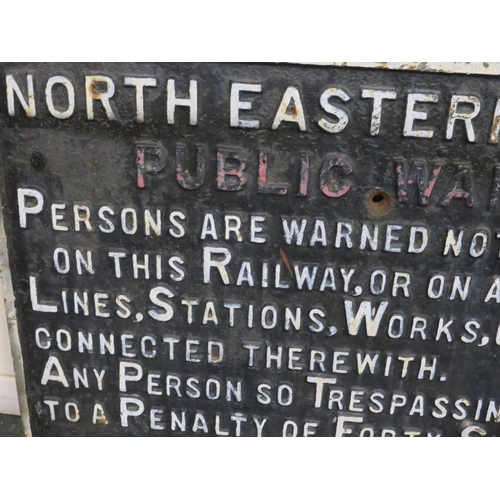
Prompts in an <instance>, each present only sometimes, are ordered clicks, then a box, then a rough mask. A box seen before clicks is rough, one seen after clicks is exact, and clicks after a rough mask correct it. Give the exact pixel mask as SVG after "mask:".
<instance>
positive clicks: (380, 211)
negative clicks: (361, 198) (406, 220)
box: [366, 191, 394, 217]
mask: <svg viewBox="0 0 500 500" xmlns="http://www.w3.org/2000/svg"><path fill="white" fill-rule="evenodd" d="M366 204H367V207H368V211H369V212H370V214H371V215H374V216H376V217H380V216H382V215H385V214H387V213H388V212H389V211H390V210H391V209H392V207H393V206H394V198H393V197H392V196H391V195H390V194H389V193H384V192H383V191H375V192H372V193H370V195H369V196H368V199H367V203H366Z"/></svg>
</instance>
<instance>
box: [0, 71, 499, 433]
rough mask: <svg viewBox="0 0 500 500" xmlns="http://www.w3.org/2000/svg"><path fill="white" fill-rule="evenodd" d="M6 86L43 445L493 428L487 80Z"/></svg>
mask: <svg viewBox="0 0 500 500" xmlns="http://www.w3.org/2000/svg"><path fill="white" fill-rule="evenodd" d="M2 72H3V75H4V77H3V78H2V80H1V81H2V83H1V84H0V121H1V132H0V135H1V139H2V141H1V163H2V168H1V173H2V175H1V185H2V186H1V189H2V191H1V198H2V208H3V216H4V224H5V230H6V234H7V245H8V252H9V259H10V266H11V272H12V284H13V288H14V292H15V298H16V308H17V321H18V329H19V340H20V344H21V347H22V352H23V363H24V376H25V380H26V390H27V399H28V405H29V412H30V422H31V430H32V433H33V434H34V435H130V436H135V435H169V436H170V435H176V436H177V435H182V436H193V435H231V436H234V435H242V436H256V435H259V434H262V435H264V436H273V435H278V436H280V435H283V434H286V435H295V434H296V435H299V436H301V435H318V436H331V435H365V436H366V435H375V436H380V435H385V436H390V435H397V436H402V435H423V436H426V435H445V436H455V435H490V436H492V435H497V434H498V433H499V424H498V422H497V420H499V419H500V387H499V385H498V383H497V377H498V376H499V374H500V369H499V368H498V350H499V349H500V346H499V344H500V338H499V336H498V334H497V330H498V328H499V324H500V321H499V316H498V302H500V292H499V291H498V289H497V288H500V284H498V279H499V278H498V255H499V250H500V248H499V247H500V244H499V240H498V239H497V231H498V229H497V227H498V223H499V218H498V211H497V206H496V204H497V194H498V185H499V182H498V179H499V178H500V177H499V176H498V172H497V170H496V167H497V164H498V160H497V157H498V144H496V142H495V140H496V137H495V130H496V128H495V127H496V126H497V122H496V120H495V109H496V100H497V98H500V86H499V84H498V78H497V77H486V76H463V75H452V74H424V73H418V72H390V71H381V70H366V69H346V68H335V67H312V66H311V67H307V66H298V65H297V66H294V65H249V64H189V65H188V64H163V65H161V64H104V65H102V64H83V65H82V64H64V65H63V64H30V65H27V64H8V65H7V64H4V65H3V67H2ZM8 75H12V79H11V80H9V77H8ZM28 75H32V79H33V80H32V81H33V102H34V103H35V105H34V109H35V112H34V113H35V116H27V114H30V113H31V114H33V111H32V110H33V107H30V101H29V96H28V94H29V84H30V80H29V78H27V76H28ZM54 76H62V77H64V78H66V79H67V80H64V81H61V80H57V81H56V82H55V83H54V85H53V86H52V87H49V88H48V90H47V82H48V81H49V79H50V78H51V77H54ZM86 77H90V78H88V79H87V83H86ZM102 77H105V78H102ZM126 77H135V78H141V77H142V78H150V79H151V78H154V79H155V80H156V81H155V82H153V81H151V80H148V81H142V83H143V84H144V82H146V83H147V85H146V86H144V87H141V88H142V89H143V90H142V92H143V96H144V99H143V119H142V121H141V115H140V107H141V106H139V105H138V104H137V102H138V101H137V99H138V98H140V94H141V91H140V89H139V87H140V84H137V83H135V84H132V83H130V81H129V83H128V84H127V85H126V84H125V83H124V82H125V80H124V79H125V78H126ZM13 80H14V81H15V83H16V85H17V88H16V87H15V86H14V85H13V83H12V81H13ZM168 80H173V81H174V82H173V85H175V93H176V98H177V99H187V98H188V96H189V92H190V89H191V96H194V95H196V103H195V104H193V105H192V107H191V108H188V106H187V105H186V104H187V102H186V101H182V102H177V107H175V112H174V114H173V116H170V118H169V112H168V108H169V106H168V102H167V101H168V91H169V89H168V84H167V82H168ZM190 81H195V82H196V86H193V84H191V87H190ZM9 82H10V83H9ZM67 82H70V84H71V85H72V87H73V89H74V96H75V105H74V110H72V108H71V105H70V104H71V100H68V95H69V94H71V87H70V86H69V85H68V84H67ZM236 83H240V84H246V85H248V84H252V85H253V87H241V86H240V87H238V86H236V85H235V84H236ZM153 84H154V86H153ZM9 85H10V90H9V88H8V87H9ZM113 85H114V89H113V91H111V89H112V86H113ZM134 85H135V86H134ZM232 85H233V101H232V105H231V88H232V87H231V86H232ZM259 85H260V86H261V87H260V88H259ZM238 88H240V89H241V90H240V92H239V93H236V90H235V89H238ZM245 88H246V90H245ZM68 89H69V90H68ZM138 89H139V90H138ZM287 89H288V90H287ZM290 89H291V90H290ZM17 90H19V92H18V91H17ZM369 90H378V91H384V92H386V93H385V94H377V95H379V96H381V95H383V96H384V99H383V100H382V113H381V118H380V122H378V119H377V116H376V115H377V113H374V112H373V111H374V102H375V98H374V97H373V96H374V94H370V93H369V92H367V91H369ZM363 91H365V92H363ZM9 92H10V95H11V96H12V97H11V99H12V103H13V109H11V110H10V111H9V106H8V101H9V98H8V96H9ZM170 92H172V87H171V88H170ZM390 92H392V94H391V93H390ZM103 94H104V96H105V97H104V100H103V99H102V95H103ZM19 95H21V96H23V99H24V104H25V106H23V102H22V99H20V98H19ZM47 95H49V98H47ZM106 95H107V96H108V97H109V99H106ZM416 95H417V96H416ZM422 95H424V97H422ZM137 96H139V97H137ZM322 96H323V98H322ZM415 96H416V97H415ZM453 96H459V99H458V100H457V99H454V98H453ZM171 98H172V94H171ZM49 101H50V102H49ZM172 102H173V101H172ZM193 102H194V101H193ZM455 102H456V103H457V104H456V106H455V104H454V103H455ZM51 103H53V105H52V108H51ZM107 103H109V105H108V104H107ZM412 103H413V104H412ZM478 103H479V104H478ZM453 106H455V107H453ZM231 107H232V109H233V122H231ZM194 109H196V113H195V112H194V111H193V110H194ZM51 110H52V111H51ZM280 110H281V111H280ZM65 111H66V115H67V116H66V115H65ZM70 111H71V113H70ZM476 111H477V113H476ZM54 115H56V116H54ZM138 117H139V118H138ZM169 120H170V121H173V123H169ZM238 120H240V122H238ZM190 121H191V124H190ZM242 121H243V123H242ZM231 123H233V124H234V125H235V126H231ZM238 123H239V126H238ZM377 123H378V126H377ZM242 125H243V126H242ZM252 127H253V128H252ZM256 127H258V128H256ZM450 130H451V137H449V138H448V139H447V138H446V134H447V132H448V134H450ZM471 130H472V132H471ZM370 131H371V132H370ZM415 131H421V132H422V133H421V134H420V135H421V136H420V137H419V136H418V135H419V134H418V133H417V134H415ZM430 131H431V132H432V134H431V135H432V137H425V136H423V137H422V135H429V133H430ZM371 133H372V134H375V135H371ZM415 135H417V136H416V137H415ZM158 211H159V212H158ZM122 219H123V220H122ZM135 219H136V222H134V221H135ZM148 221H149V222H148ZM24 226H25V227H24ZM294 228H295V233H294ZM287 233H289V235H288V237H287ZM240 240H241V241H240ZM146 254H147V257H145V255H146ZM145 259H149V262H145ZM204 264H205V268H204ZM146 268H147V270H146ZM30 287H31V288H30Z"/></svg>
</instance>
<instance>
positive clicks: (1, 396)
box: [0, 287, 19, 415]
mask: <svg viewBox="0 0 500 500" xmlns="http://www.w3.org/2000/svg"><path fill="white" fill-rule="evenodd" d="M0 413H8V414H11V415H19V403H18V401H17V391H16V383H15V381H14V364H13V362H12V354H11V352H10V343H9V333H8V331H7V319H6V315H5V306H4V301H3V292H2V289H1V287H0Z"/></svg>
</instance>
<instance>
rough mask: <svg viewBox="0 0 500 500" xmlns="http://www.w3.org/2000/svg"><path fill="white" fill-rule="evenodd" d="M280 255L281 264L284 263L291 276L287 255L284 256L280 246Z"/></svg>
mask: <svg viewBox="0 0 500 500" xmlns="http://www.w3.org/2000/svg"><path fill="white" fill-rule="evenodd" d="M280 255H281V260H282V261H283V264H285V267H286V269H287V271H288V272H289V273H290V276H292V275H293V272H292V267H291V266H290V262H288V257H287V256H286V254H285V252H284V251H283V250H282V249H281V248H280Z"/></svg>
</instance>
